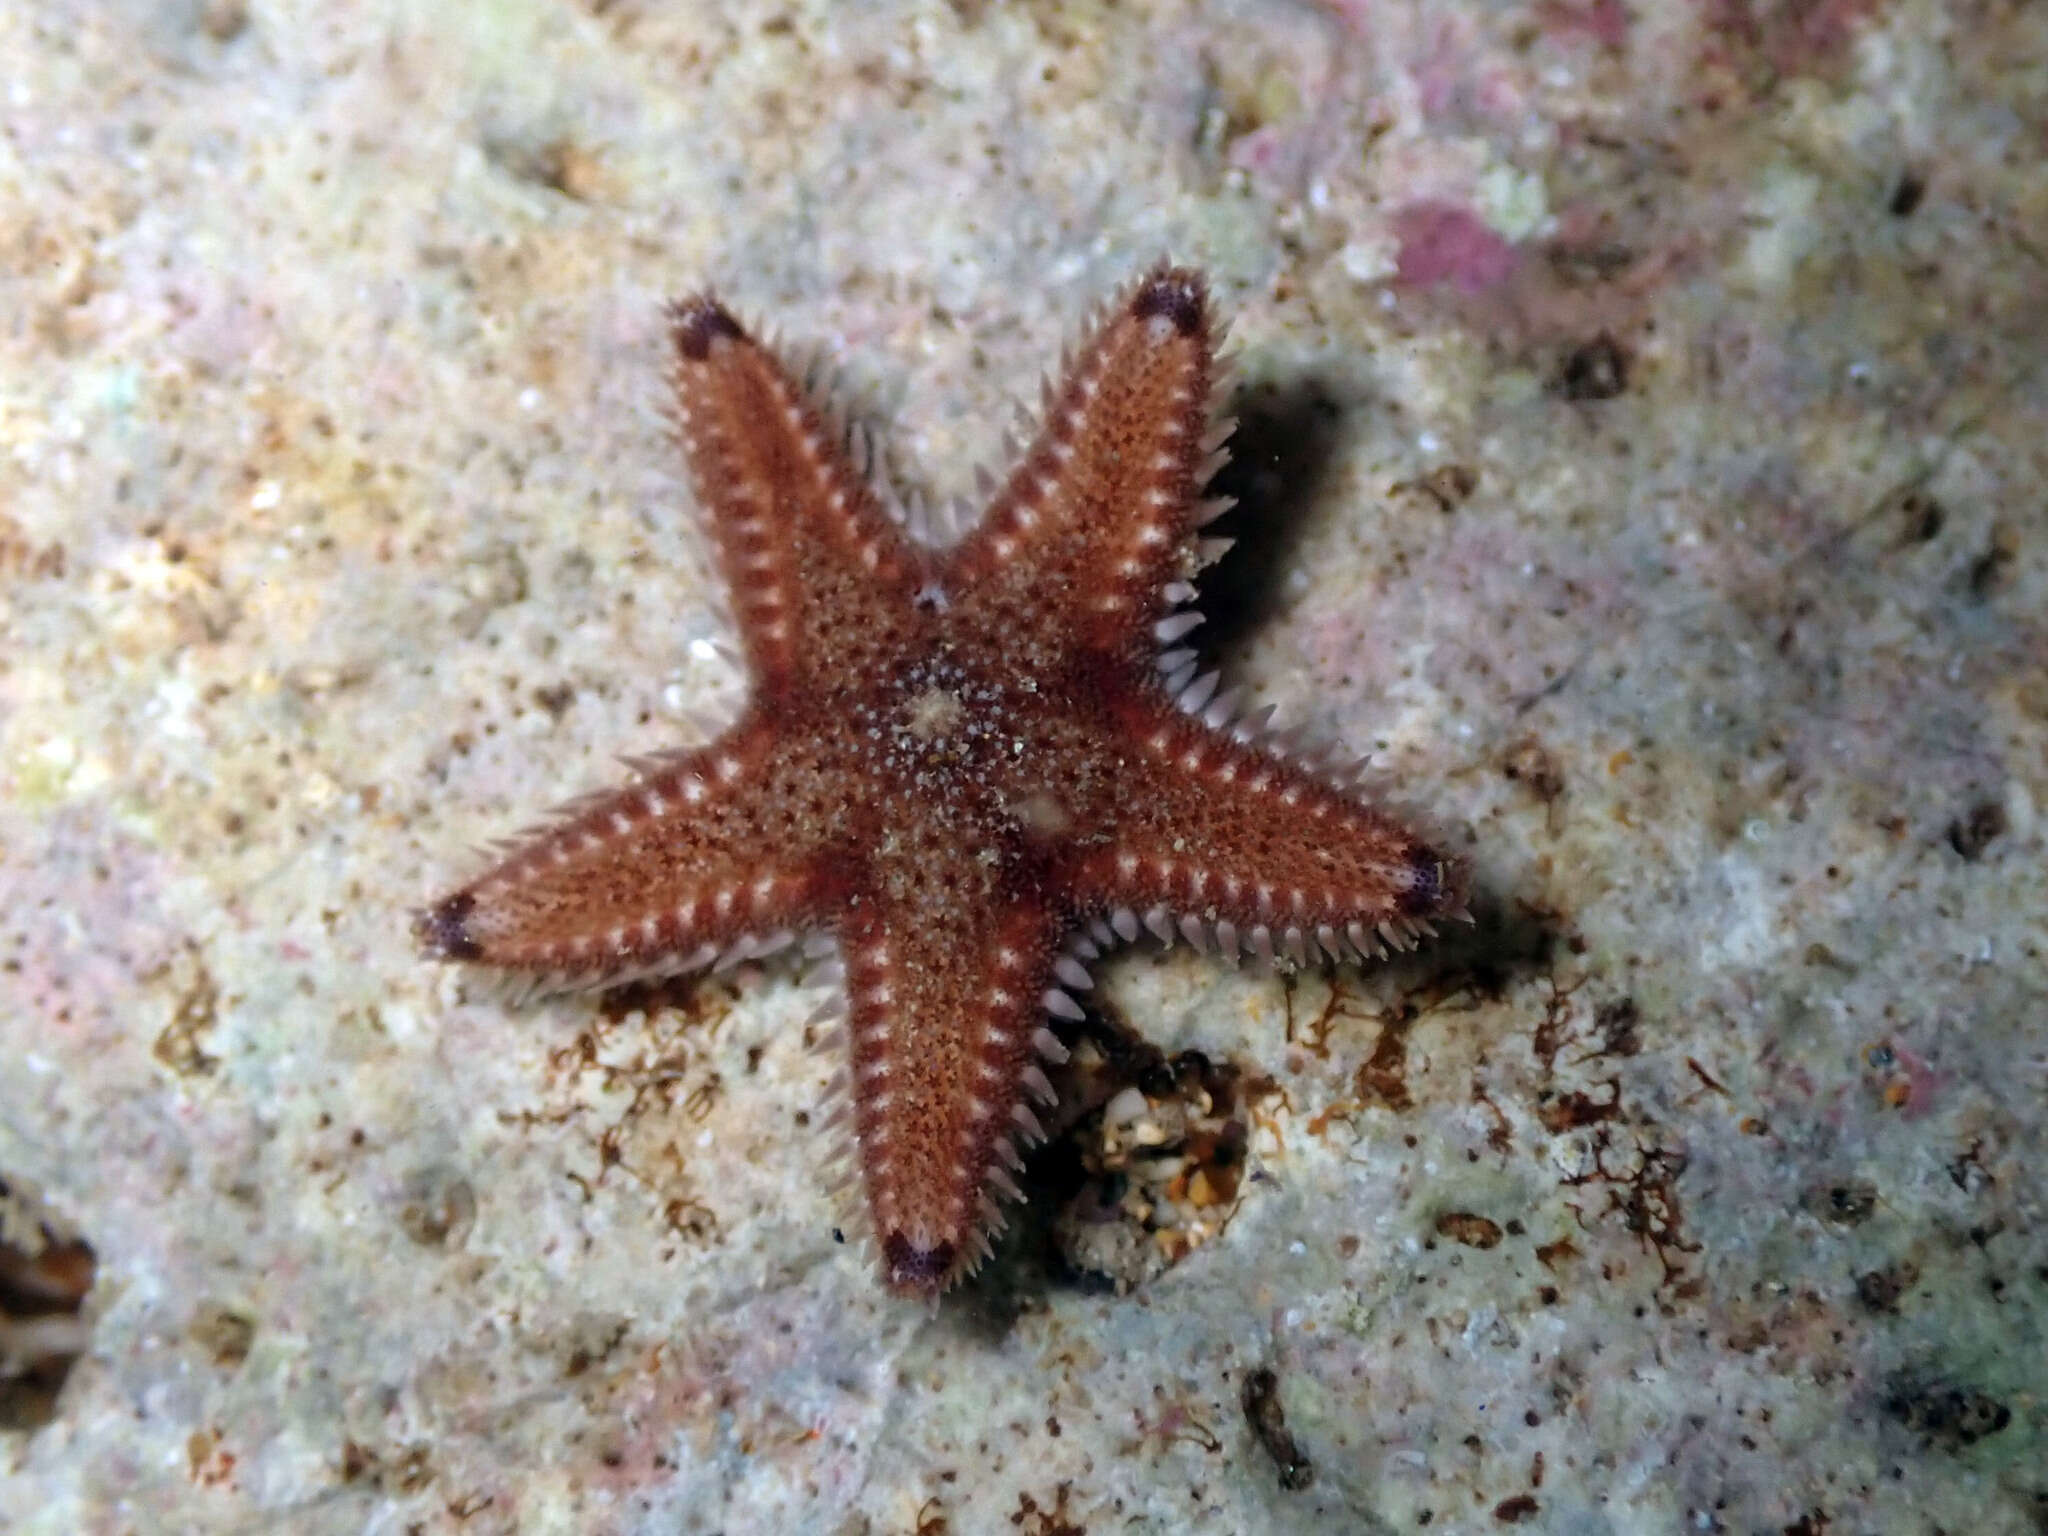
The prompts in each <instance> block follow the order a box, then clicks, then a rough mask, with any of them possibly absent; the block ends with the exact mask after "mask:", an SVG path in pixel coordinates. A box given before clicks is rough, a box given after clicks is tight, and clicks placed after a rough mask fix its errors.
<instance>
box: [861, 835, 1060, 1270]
mask: <svg viewBox="0 0 2048 1536" xmlns="http://www.w3.org/2000/svg"><path fill="white" fill-rule="evenodd" d="M891 862H892V864H893V866H894V867H893V868H891V869H890V870H888V872H887V873H886V874H885V876H884V879H883V882H882V884H881V886H880V887H878V888H876V889H875V890H873V891H872V892H870V893H866V894H864V895H863V897H862V899H861V900H860V902H859V903H858V905H857V906H855V907H854V908H853V909H852V911H851V913H850V915H849V917H848V919H847V921H846V922H845V924H844V925H843V926H842V927H841V929H840V949H841V953H842V955H843V956H844V958H845V962H846V987H847V1004H848V1027H847V1034H848V1041H849V1045H850V1047H851V1052H850V1056H851V1059H850V1062H849V1068H848V1070H849V1074H850V1080H851V1088H852V1099H851V1105H852V1111H851V1113H852V1134H853V1143H854V1144H853V1146H852V1148H851V1149H850V1150H851V1153H852V1155H853V1157H854V1158H855V1160H856V1161H857V1162H858V1164H859V1167H860V1169H861V1173H862V1176H863V1177H862V1182H863V1185H864V1188H865V1191H866V1196H867V1201H868V1209H869V1212H870V1214H871V1216H872V1218H873V1229H874V1235H875V1241H876V1243H877V1245H878V1248H879V1256H880V1259H881V1266H882V1277H883V1279H884V1281H885V1282H886V1283H887V1284H888V1285H889V1287H890V1288H891V1289H892V1290H895V1291H898V1292H900V1293H902V1294H905V1295H931V1294H936V1293H937V1292H939V1291H942V1290H945V1289H946V1288H947V1287H949V1286H951V1285H952V1284H953V1283H954V1282H955V1281H956V1280H958V1279H959V1278H960V1277H961V1275H963V1274H964V1273H966V1272H967V1271H968V1270H970V1269H972V1268H973V1267H975V1266H976V1265H978V1264H979V1263H980V1262H981V1260H982V1259H983V1258H984V1257H986V1256H987V1253H988V1244H987V1239H988V1237H989V1236H990V1234H991V1233H992V1231H993V1230H996V1229H999V1228H1000V1225H1001V1218H1000V1215H999V1212H998V1205H999V1203H1000V1202H1001V1201H1003V1200H1005V1199H1016V1198H1017V1197H1018V1192H1017V1185H1016V1182H1015V1180H1014V1178H1013V1177H1012V1174H1013V1172H1014V1171H1015V1170H1016V1169H1019V1168H1021V1167H1022V1166H1023V1163H1022V1159H1021V1158H1020V1157H1019V1155H1018V1152H1017V1142H1018V1141H1019V1140H1022V1141H1025V1142H1027V1143H1028V1142H1031V1141H1035V1140H1037V1139H1038V1136H1039V1135H1040V1134H1041V1132H1040V1130H1039V1124H1038V1121H1037V1119H1036V1117H1035V1115H1034V1112H1033V1109H1032V1103H1033V1102H1038V1103H1049V1102H1050V1101H1051V1098H1052V1089H1051V1087H1050V1085H1049V1084H1048V1082H1047V1080H1046V1077H1045V1074H1044V1073H1043V1071H1042V1070H1041V1069H1040V1067H1039V1065H1038V1063H1039V1061H1040V1059H1041V1058H1044V1059H1049V1060H1059V1059H1064V1056H1065V1052H1064V1051H1063V1050H1061V1049H1060V1047H1059V1043H1058V1041H1057V1040H1056V1039H1054V1038H1053V1036H1052V1035H1051V1033H1050V1032H1049V1031H1048V1030H1047V1029H1046V1028H1045V1010H1046V1003H1045V997H1046V993H1047V990H1048V988H1050V987H1051V985H1052V982H1053V966H1054V961H1055V950H1056V946H1057V942H1058V933H1059V921H1058V919H1057V917H1056V916H1055V915H1054V914H1052V913H1051V912H1049V911H1048V910H1047V909H1046V908H1045V906H1044V905H1043V904H1042V903H1040V902H1037V901H1034V900H1006V899H1004V897H1003V896H1002V895H1001V894H1000V893H982V892H977V893H976V896H975V899H970V900H962V899H961V898H962V896H963V894H965V893H966V892H969V891H972V890H973V889H974V887H975V886H976V885H977V884H978V883H979V877H978V875H977V873H976V872H975V871H974V870H972V869H970V868H962V867H960V866H959V865H958V864H957V863H956V862H954V861H952V860H949V859H947V858H945V857H944V856H943V855H940V856H939V857H937V858H929V857H919V858H916V859H914V860H913V859H909V858H906V859H904V860H901V861H891ZM986 895H993V899H992V900H985V899H982V898H983V897H984V896H986Z"/></svg>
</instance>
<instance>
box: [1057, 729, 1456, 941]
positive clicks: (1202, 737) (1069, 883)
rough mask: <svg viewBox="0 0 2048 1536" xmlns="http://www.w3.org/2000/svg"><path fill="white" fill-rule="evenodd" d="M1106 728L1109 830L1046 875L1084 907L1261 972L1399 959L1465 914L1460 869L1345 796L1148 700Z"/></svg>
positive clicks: (1343, 790)
mask: <svg viewBox="0 0 2048 1536" xmlns="http://www.w3.org/2000/svg"><path fill="white" fill-rule="evenodd" d="M1113 717H1114V720H1115V725H1114V727H1113V730H1114V736H1113V741H1112V743H1111V744H1110V745H1109V746H1108V747H1107V748H1106V750H1114V751H1117V752H1118V753H1119V758H1118V761H1119V766H1120V768H1121V770H1122V771H1121V774H1120V776H1119V778H1118V780H1117V789H1116V804H1115V806H1114V808H1113V809H1106V810H1105V811H1104V812H1103V813H1102V816H1103V819H1104V820H1105V821H1108V822H1110V823H1111V824H1112V825H1113V831H1112V832H1111V833H1110V835H1109V836H1108V837H1107V838H1104V839H1102V840H1101V841H1100V842H1097V843H1095V844H1092V845H1089V846H1085V847H1079V848H1076V849H1073V850H1071V851H1070V852H1069V853H1068V854H1067V855H1066V856H1065V859H1064V861H1063V862H1062V864H1061V866H1060V868H1059V872H1058V875H1057V877H1056V878H1057V880H1058V882H1059V883H1060V884H1061V885H1063V886H1064V887H1065V888H1066V889H1067V890H1069V891H1070V892H1071V893H1072V895H1073V898H1074V899H1075V900H1076V901H1077V902H1078V903H1079V904H1080V906H1081V908H1082V909H1083V910H1084V911H1089V912H1096V913H1100V912H1103V911H1111V912H1116V911H1121V912H1123V913H1124V914H1127V915H1126V917H1125V920H1124V925H1125V926H1126V927H1128V926H1129V921H1130V915H1135V916H1136V917H1137V918H1138V920H1139V921H1140V923H1141V924H1142V925H1143V926H1144V927H1146V928H1149V929H1150V930H1151V931H1153V932H1154V933H1159V934H1161V936H1162V937H1167V936H1170V935H1177V936H1179V937H1182V938H1185V939H1187V940H1189V941H1191V942H1193V943H1195V944H1197V945H1198V946H1201V947H1207V946H1208V945H1210V944H1211V943H1214V944H1216V945H1217V946H1218V947H1220V948H1222V949H1223V950H1224V951H1225V953H1226V954H1228V955H1229V956H1230V958H1232V959H1235V958H1237V956H1238V954H1239V953H1240V951H1241V950H1243V951H1249V952H1251V953H1253V954H1256V955H1258V956H1260V957H1261V958H1263V959H1266V960H1268V961H1270V960H1271V959H1272V958H1273V956H1274V955H1275V954H1276V953H1285V954H1288V955H1291V956H1292V957H1293V958H1294V959H1295V960H1297V961H1301V960H1306V959H1313V958H1315V956H1316V952H1317V950H1318V949H1320V950H1321V951H1323V952H1325V953H1327V954H1328V955H1329V956H1330V957H1331V958H1333V959H1350V958H1354V957H1361V956H1373V955H1377V954H1379V953H1382V952H1383V951H1384V950H1385V949H1387V948H1407V947H1408V946H1409V945H1410V944H1411V943H1412V942H1413V941H1414V939H1415V937H1416V935H1417V934H1418V933H1421V932H1427V931H1428V929H1429V925H1430V924H1431V923H1433V922H1434V921H1435V920H1437V919H1439V918H1446V917H1456V916H1462V915H1463V913H1464V910H1465V891H1464V877H1463V871H1462V869H1461V868H1460V866H1459V865H1458V863H1457V862H1456V861H1455V860H1454V859H1451V858H1450V857H1448V856H1447V855H1446V854H1444V853H1443V852H1441V851H1439V850H1438V849H1436V848H1434V847H1432V846H1431V845H1430V844H1429V843H1428V842H1426V841H1425V840H1424V839H1422V838H1420V837H1418V836H1417V835H1416V834H1415V833H1413V832H1411V831H1410V830H1408V828H1407V827H1405V826H1403V825H1402V824H1401V823H1400V822H1398V821H1396V820H1395V819H1394V818H1393V817H1391V816H1388V815H1386V814H1385V813H1383V812H1381V811H1379V810H1377V809H1375V808H1374V807H1372V806H1371V805H1368V804H1366V803H1365V802H1364V801H1362V800H1361V799H1359V798H1358V797H1357V795H1356V794H1355V793H1354V792H1353V790H1352V788H1351V787H1350V786H1348V785H1344V784H1341V783H1338V782H1336V781H1333V780H1331V779H1329V778H1327V777H1325V776H1324V775H1322V774H1321V773H1319V772H1315V771H1312V770H1310V769H1309V768H1307V767H1304V766H1303V765H1301V764H1299V763H1296V762H1290V761H1288V760H1287V759H1285V758H1282V757H1280V756H1278V755H1276V754H1274V753H1272V752H1270V751H1266V750H1263V749H1261V748H1260V747H1258V746H1257V745H1255V744H1253V743H1250V742H1247V741H1243V740H1239V739H1237V738H1236V737H1234V736H1232V735H1230V734H1229V733H1227V732H1223V731H1217V730H1211V729H1207V728H1205V727H1204V726H1203V725H1202V724H1201V722H1200V721H1198V720H1195V719H1193V718H1191V717H1189V716H1187V715H1185V714H1183V713H1181V712H1180V711H1178V710H1176V709H1174V708H1173V707H1172V706H1171V705H1170V704H1168V703H1166V702H1165V701H1164V700H1162V699H1160V698H1158V697H1156V696H1155V695H1153V694H1151V693H1149V692H1147V693H1142V694H1126V695H1123V696H1122V697H1120V698H1119V699H1118V700H1117V701H1116V702H1115V704H1114V706H1113ZM1167 924H1170V925H1171V927H1170V928H1169V929H1166V930H1165V931H1162V928H1163V926H1164V925H1167ZM1124 936H1125V937H1127V938H1128V937H1130V936H1131V935H1130V934H1129V933H1128V932H1127V933H1125V935H1124Z"/></svg>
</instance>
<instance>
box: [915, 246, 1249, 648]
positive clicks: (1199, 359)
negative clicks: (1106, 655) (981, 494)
mask: <svg viewBox="0 0 2048 1536" xmlns="http://www.w3.org/2000/svg"><path fill="white" fill-rule="evenodd" d="M1217 340H1218V335H1217V327H1216V324H1215V320H1214V316H1213V315H1212V313H1211V309H1210V304H1209V296H1208V290H1207V288H1206V287H1205V285H1204V283H1203V281H1202V277H1201V274H1200V273H1198V272H1195V271H1193V270H1191V269H1188V268H1185V267H1169V266H1166V265H1164V264H1162V265H1160V266H1158V267H1155V268H1154V269H1153V270H1152V271H1151V272H1149V273H1147V274H1146V275H1145V276H1144V277H1142V278H1141V279H1139V280H1138V281H1137V282H1136V283H1135V284H1133V285H1132V286H1131V287H1130V288H1129V289H1128V290H1127V291H1126V292H1125V293H1124V294H1123V295H1121V296H1120V297H1119V299H1118V300H1117V301H1116V302H1115V303H1114V304H1113V305H1112V307H1111V308H1110V309H1109V310H1108V311H1107V312H1106V314H1105V316H1104V318H1103V319H1102V320H1101V322H1100V323H1099V324H1098V325H1097V326H1096V328H1095V330H1094V331H1093V333H1092V334H1091V335H1090V336H1089V337H1088V339H1087V341H1086V342H1085V343H1084V344H1083V345H1082V347H1081V351H1080V353H1079V356H1078V357H1077V358H1076V359H1075V361H1074V362H1073V363H1072V364H1071V366H1070V367H1069V368H1068V369H1067V371H1066V376H1065V378H1064V380H1063V381H1062V382H1061V383H1060V385H1059V387H1058V388H1057V389H1054V390H1050V391H1049V392H1048V394H1047V400H1046V411H1045V420H1044V425H1043V426H1042V428H1041V429H1040V432H1039V435H1038V438H1037V441H1036V442H1034V443H1033V444H1032V446H1031V448H1030V450H1029V452H1027V453H1026V454H1025V455H1024V459H1023V461H1022V462H1021V463H1020V464H1018V466H1017V467H1016V469H1015V470H1013V471H1012V472H1011V474H1010V477H1009V479H1008V481H1007V482H1006V483H1005V484H1004V485H1003V487H1002V489H1001V490H1000V491H999V492H998V493H997V495H996V498H995V500H994V501H993V502H992V503H991V504H990V506H989V509H988V511H987V513H986V514H985V515H984V516H983V518H982V520H981V523H980V525H979V526H978V527H977V528H976V529H975V531H974V533H973V534H972V535H970V536H969V537H968V538H967V539H966V540H965V541H963V542H962V544H961V545H960V547H959V549H958V550H957V551H956V552H955V553H954V555H953V557H952V562H951V564H950V565H949V567H948V574H949V577H950V580H951V583H952V584H953V585H954V586H955V587H957V588H958V590H959V593H960V597H959V606H960V607H961V608H962V610H963V611H964V612H965V613H966V614H968V615H970V616H971V621H972V622H975V623H976V624H977V626H978V627H980V628H982V629H984V630H985V631H986V632H987V633H990V634H1002V635H1014V636H1019V637H1026V638H1028V639H1029V640H1030V641H1031V643H1033V644H1034V646H1037V647H1039V648H1046V647H1051V648H1053V652H1054V653H1055V654H1056V653H1057V652H1058V651H1061V650H1063V651H1065V652H1067V653H1069V654H1071V653H1072V652H1073V651H1075V650H1080V649H1086V650H1095V651H1103V652H1110V653H1114V654H1117V655H1121V656H1125V657H1127V658H1131V659H1136V658H1138V657H1139V656H1143V657H1144V658H1145V659H1147V660H1149V659H1150V656H1151V654H1152V651H1153V650H1154V649H1155V645H1154V638H1155V637H1154V635H1153V633H1152V630H1153V627H1154V625H1155V624H1156V623H1158V622H1159V621H1160V618H1161V615H1162V614H1163V613H1164V612H1165V611H1166V609H1167V607H1168V606H1169V604H1170V599H1169V597H1168V595H1167V593H1166V591H1165V588H1166V587H1167V585H1168V584H1169V583H1170V582H1172V581H1175V580H1178V579H1181V578H1184V577H1186V576H1190V575H1192V574H1193V573H1194V572H1193V562H1192V558H1191V557H1192V553H1193V551H1192V550H1191V548H1190V542H1189V541H1190V536H1191V535H1192V534H1193V532H1194V531H1195V529H1196V528H1198V527H1199V526H1201V524H1202V523H1203V522H1204V521H1206V520H1207V519H1208V518H1209V517H1212V516H1213V515H1214V514H1215V512H1216V511H1219V510H1221V507H1222V505H1223V504H1220V503H1208V502H1204V501H1203V500H1202V496H1201V492H1202V487H1203V485H1204V483H1205V482H1206V481H1207V480H1208V478H1209V476H1210V475H1211V474H1213V473H1214V472H1215V470H1216V468H1217V467H1218V466H1219V465H1220V464H1221V462H1222V454H1221V453H1220V452H1219V451H1218V450H1219V448H1220V445H1221V442H1222V439H1223V437H1224V436H1226V435H1227V433H1228V426H1227V424H1225V425H1221V426H1218V427H1214V428H1212V426H1211V422H1210V399H1211V396H1212V394H1213V393H1214V391H1215V388H1216V383H1217V360H1216V344H1217ZM1167 622H1169V623H1171V622H1172V621H1171V620H1167Z"/></svg>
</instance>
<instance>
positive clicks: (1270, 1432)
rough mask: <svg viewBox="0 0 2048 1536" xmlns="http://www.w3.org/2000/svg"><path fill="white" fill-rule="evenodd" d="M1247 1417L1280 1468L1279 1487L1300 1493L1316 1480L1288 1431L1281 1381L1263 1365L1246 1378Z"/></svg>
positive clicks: (1245, 1405) (1298, 1445) (1306, 1460)
mask: <svg viewBox="0 0 2048 1536" xmlns="http://www.w3.org/2000/svg"><path fill="white" fill-rule="evenodd" d="M1244 1417H1245V1422H1246V1423H1247V1424H1249V1425H1250V1426H1251V1430H1252V1433H1253V1434H1254V1435H1256V1436H1258V1440H1259V1444H1260V1445H1262V1446H1263V1447H1265V1451H1266V1454H1267V1455H1268V1456H1270V1457H1272V1458H1273V1463H1274V1465H1275V1466H1277V1467H1278V1468H1279V1469H1280V1486H1281V1487H1282V1488H1284V1489H1286V1490H1287V1491H1288V1492H1289V1493H1298V1492H1300V1491H1301V1490H1302V1489H1303V1488H1306V1487H1308V1486H1309V1485H1310V1484H1311V1483H1313V1482H1314V1481H1315V1480H1316V1469H1315V1464H1314V1463H1313V1462H1311V1461H1310V1460H1309V1459H1308V1456H1307V1454H1306V1453H1305V1452H1303V1450H1302V1448H1301V1444H1300V1442H1299V1441H1297V1440H1296V1439H1295V1438H1294V1436H1293V1435H1292V1434H1291V1433H1290V1432H1289V1431H1288V1428H1287V1412H1286V1410H1285V1409H1284V1408H1282V1407H1281V1406H1280V1378H1279V1377H1278V1376H1276V1375H1274V1374H1273V1373H1272V1372H1271V1371H1269V1370H1267V1369H1266V1368H1265V1367H1263V1366H1261V1367H1260V1368H1259V1369H1258V1370H1256V1371H1253V1372H1252V1373H1251V1374H1250V1375H1249V1376H1247V1377H1245V1379H1244Z"/></svg>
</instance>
